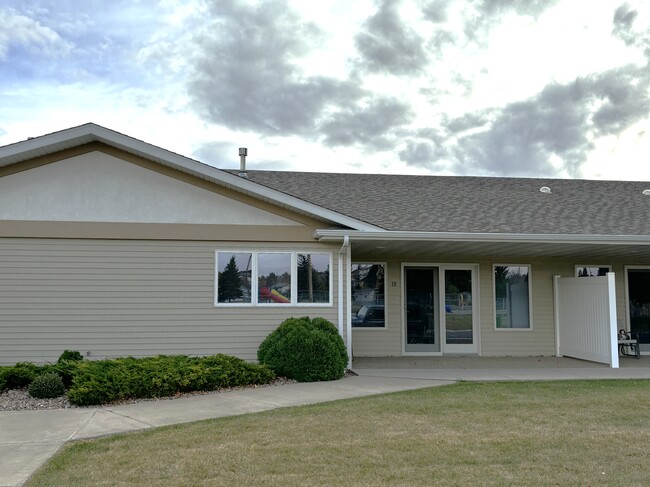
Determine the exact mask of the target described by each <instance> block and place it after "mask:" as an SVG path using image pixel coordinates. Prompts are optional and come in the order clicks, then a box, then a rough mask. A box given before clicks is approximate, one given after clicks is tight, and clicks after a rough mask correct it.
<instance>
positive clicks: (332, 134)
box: [0, 0, 650, 180]
mask: <svg viewBox="0 0 650 487" xmlns="http://www.w3.org/2000/svg"><path fill="white" fill-rule="evenodd" d="M86 122H95V123H97V124H100V125H103V126H105V127H108V128H111V129H114V130H117V131H119V132H122V133H124V134H127V135H131V136H133V137H136V138H138V139H141V140H144V141H146V142H150V143H152V144H155V145H159V146H161V147H163V148H166V149H169V150H173V151H175V152H178V153H181V154H183V155H186V156H189V157H193V158H196V159H199V160H201V161H203V162H206V163H208V164H212V165H214V166H217V167H222V168H232V167H237V166H238V156H237V148H238V147H241V146H246V147H248V148H249V167H250V168H254V169H276V170H307V171H336V172H368V173H402V174H425V173H433V174H460V175H499V176H526V177H528V176H530V177H562V178H595V179H632V180H650V2H644V1H643V0H638V1H636V0H627V1H623V0H598V1H594V0H555V1H553V0H466V1H460V0H325V1H319V2H311V1H305V0H267V1H252V0H160V1H154V0H112V1H110V2H108V1H104V0H3V2H2V3H1V4H0V145H4V144H8V143H13V142H17V141H19V140H23V139H26V138H27V137H30V136H37V135H42V134H46V133H50V132H53V131H56V130H60V129H64V128H67V127H71V126H75V125H80V124H82V123H86Z"/></svg>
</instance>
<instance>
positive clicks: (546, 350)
mask: <svg viewBox="0 0 650 487" xmlns="http://www.w3.org/2000/svg"><path fill="white" fill-rule="evenodd" d="M649 208H650V183H642V182H614V181H583V180H541V179H514V178H478V177H438V176H389V175H359V174H354V175H352V174H325V173H291V172H275V171H270V172H266V171H245V170H244V171H241V173H240V171H225V170H220V169H216V168H214V167H212V166H208V165H205V164H202V163H200V162H198V161H195V160H192V159H189V158H186V157H183V156H180V155H178V154H175V153H171V152H168V151H166V150H164V149H161V148H159V147H155V146H152V145H150V144H147V143H144V142H142V141H139V140H136V139H133V138H131V137H128V136H126V135H123V134H120V133H117V132H114V131H111V130H108V129H106V128H103V127H99V126H97V125H94V124H86V125H82V126H80V127H75V128H71V129H68V130H64V131H62V132H57V133H53V134H49V135H45V136H42V137H37V138H34V139H29V140H26V141H23V142H19V143H17V144H12V145H9V146H5V147H2V148H0V364H12V363H15V362H17V361H35V362H46V361H53V360H56V358H57V357H58V355H59V354H60V353H61V352H62V351H63V350H64V349H70V350H79V351H80V352H82V353H83V354H84V355H87V356H88V357H90V358H103V357H112V356H121V355H139V356H144V355H156V354H160V353H164V354H176V353H179V354H193V355H207V354H214V353H228V354H232V355H236V356H239V357H242V358H245V359H249V360H254V359H255V357H256V351H257V347H258V345H259V344H260V342H261V341H262V340H263V339H264V338H265V337H266V336H267V335H268V333H269V332H271V331H272V330H273V329H274V328H275V327H277V326H278V325H279V324H280V323H281V322H282V321H283V320H284V319H286V318H288V317H291V316H305V315H308V316H322V317H325V318H327V319H329V320H330V321H332V322H333V323H334V324H335V325H336V326H337V327H338V329H339V331H340V333H341V335H342V336H343V337H344V340H345V341H346V343H347V345H348V349H349V352H350V354H351V355H352V356H357V357H362V356H402V355H450V354H478V355H484V356H490V355H497V356H508V355H559V354H564V355H571V356H577V357H580V358H587V359H593V360H601V361H607V360H609V363H612V361H613V360H614V359H613V355H614V354H615V351H616V345H615V339H614V338H613V336H612V331H614V332H615V330H616V329H619V328H625V329H627V330H632V331H633V332H636V333H639V335H640V338H641V341H642V342H644V343H650V217H649V215H648V209H649ZM644 347H650V346H649V345H643V346H642V350H644ZM646 350H648V351H650V348H646Z"/></svg>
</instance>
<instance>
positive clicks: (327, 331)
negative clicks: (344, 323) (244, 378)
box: [257, 317, 348, 382]
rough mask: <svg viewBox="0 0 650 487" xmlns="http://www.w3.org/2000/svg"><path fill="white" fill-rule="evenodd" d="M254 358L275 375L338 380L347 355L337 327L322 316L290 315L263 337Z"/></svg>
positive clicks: (298, 378) (345, 364)
mask: <svg viewBox="0 0 650 487" xmlns="http://www.w3.org/2000/svg"><path fill="white" fill-rule="evenodd" d="M257 359H258V360H259V362H260V363H261V364H264V365H267V366H268V367H270V368H271V369H272V370H273V371H274V372H275V373H276V374H277V375H280V376H285V377H287V378H289V379H294V380H297V381H298V382H315V381H325V380H337V379H340V378H341V377H343V375H344V374H345V367H346V366H347V364H348V354H347V351H346V349H345V344H344V343H343V339H342V338H341V336H340V335H339V333H338V330H337V329H336V327H335V326H334V325H333V324H332V323H331V322H329V321H327V320H326V319H324V318H314V319H310V318H309V317H303V318H289V319H288V320H285V321H284V322H283V323H282V324H281V325H280V326H279V327H278V328H276V329H275V330H274V331H273V332H271V334H270V335H269V336H268V337H266V339H265V340H264V341H263V342H262V344H261V345H260V347H259V349H258V350H257Z"/></svg>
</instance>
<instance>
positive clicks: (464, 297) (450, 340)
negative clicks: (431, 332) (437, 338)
mask: <svg viewBox="0 0 650 487" xmlns="http://www.w3.org/2000/svg"><path fill="white" fill-rule="evenodd" d="M442 272H443V274H444V288H445V296H444V298H445V313H444V324H443V326H444V330H445V343H444V346H443V351H445V352H451V353H477V352H478V343H477V342H478V340H477V337H476V321H477V320H476V316H475V314H474V311H475V309H476V311H478V308H475V307H474V299H475V295H474V269H473V268H472V267H454V268H444V269H443V270H442Z"/></svg>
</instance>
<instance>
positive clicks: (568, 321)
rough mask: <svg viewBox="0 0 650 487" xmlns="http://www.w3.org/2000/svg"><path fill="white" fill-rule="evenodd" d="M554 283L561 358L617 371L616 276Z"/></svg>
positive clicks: (556, 280)
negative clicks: (598, 364) (594, 363)
mask: <svg viewBox="0 0 650 487" xmlns="http://www.w3.org/2000/svg"><path fill="white" fill-rule="evenodd" d="M554 282H555V312H556V327H557V341H558V342H557V348H558V355H562V356H567V357H574V358H579V359H583V360H590V361H593V362H602V363H605V364H609V365H610V366H611V367H613V368H617V367H618V352H617V341H616V326H617V324H616V293H615V284H614V274H613V273H611V272H610V273H608V274H607V276H602V277H586V278H585V277H571V278H561V277H559V276H555V279H554Z"/></svg>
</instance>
